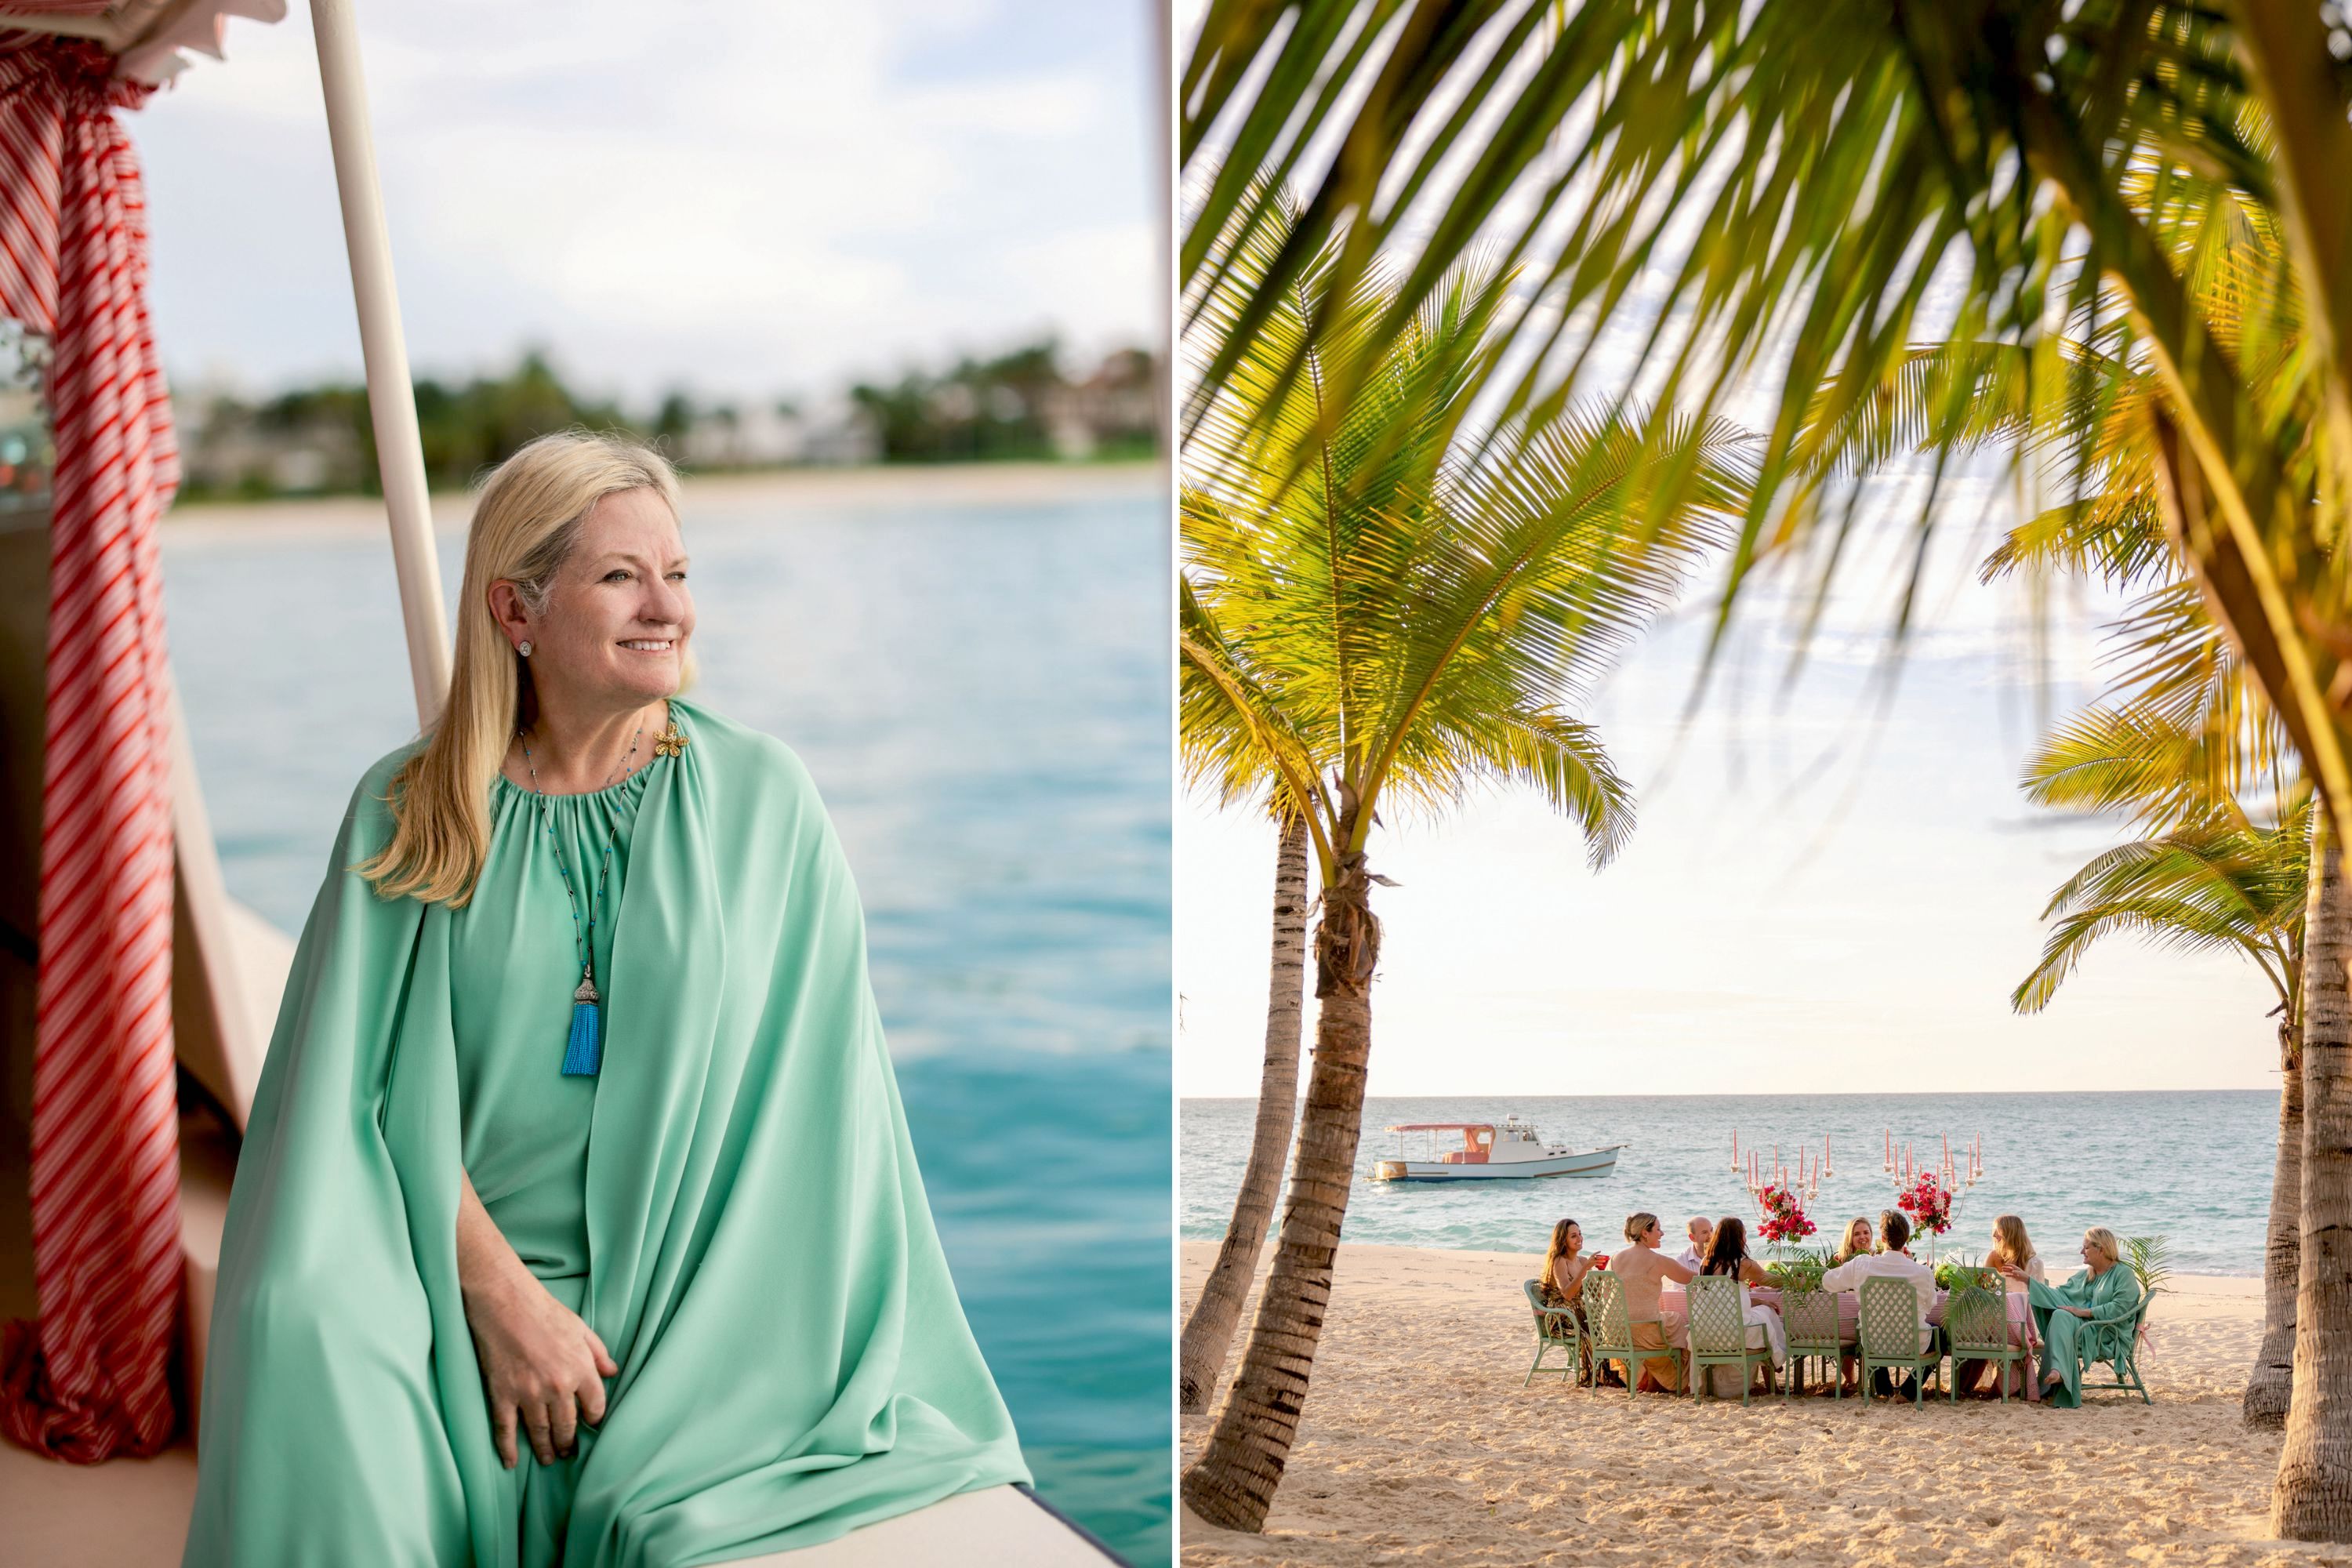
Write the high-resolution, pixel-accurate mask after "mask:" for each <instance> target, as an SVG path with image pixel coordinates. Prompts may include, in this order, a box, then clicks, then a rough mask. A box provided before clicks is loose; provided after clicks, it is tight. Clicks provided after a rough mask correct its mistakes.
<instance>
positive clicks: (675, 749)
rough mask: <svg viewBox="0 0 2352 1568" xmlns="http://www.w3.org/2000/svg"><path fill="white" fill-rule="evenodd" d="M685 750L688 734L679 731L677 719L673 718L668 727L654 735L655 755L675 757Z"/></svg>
mask: <svg viewBox="0 0 2352 1568" xmlns="http://www.w3.org/2000/svg"><path fill="white" fill-rule="evenodd" d="M684 750H686V736H685V735H684V734H682V733H680V732H679V731H678V727H677V720H675V719H673V720H671V721H669V728H668V729H667V730H664V731H662V732H661V733H660V734H658V735H656V736H655V737H654V755H655V756H656V757H674V756H676V755H677V754H678V753H679V752H682V751H684Z"/></svg>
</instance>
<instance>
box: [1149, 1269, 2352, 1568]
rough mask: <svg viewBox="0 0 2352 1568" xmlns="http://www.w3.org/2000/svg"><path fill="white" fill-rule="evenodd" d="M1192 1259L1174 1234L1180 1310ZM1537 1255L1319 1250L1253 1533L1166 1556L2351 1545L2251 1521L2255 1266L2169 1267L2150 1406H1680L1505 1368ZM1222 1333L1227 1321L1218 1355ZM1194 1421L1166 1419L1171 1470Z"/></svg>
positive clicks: (1507, 1556) (2257, 1512)
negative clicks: (1278, 1447) (1330, 1265)
mask: <svg viewBox="0 0 2352 1568" xmlns="http://www.w3.org/2000/svg"><path fill="white" fill-rule="evenodd" d="M1215 1255H1216V1247H1215V1245H1214V1244H1213V1243H1208V1242H1191V1241H1188V1242H1186V1243H1184V1244H1183V1258H1182V1289H1183V1293H1184V1308H1185V1310H1188V1311H1189V1310H1190V1308H1191V1304H1192V1299H1193V1297H1194V1296H1195V1295H1196V1294H1197V1292H1198V1291H1199V1289H1200V1285H1201V1280H1202V1277H1203V1276H1204V1275H1205V1274H1206V1273H1207V1271H1208V1268H1209V1265H1210V1264H1211V1262H1212V1261H1213V1259H1214V1258H1215ZM1267 1256H1268V1258H1270V1257H1271V1248H1270V1247H1269V1249H1268V1254H1267ZM1541 1261H1542V1259H1541V1258H1540V1257H1539V1256H1538V1255H1536V1254H1525V1255H1520V1254H1513V1253H1501V1252H1445V1251H1433V1250H1425V1249H1420V1248H1412V1247H1370V1246H1356V1247H1344V1248H1342V1250H1341V1252H1340V1256H1339V1277H1338V1279H1337V1281H1336V1284H1335V1287H1334V1291H1333V1298H1332V1302H1331V1311H1330V1318H1329V1321H1328V1323H1327V1325H1326V1327H1325V1330H1324V1334H1323V1340H1322V1346H1321V1350H1320V1352H1319V1353H1318V1356H1317V1359H1316V1366H1315V1380H1314V1384H1313V1386H1312V1388H1311V1389H1310V1391H1309V1394H1308V1397H1307V1411H1306V1415H1305V1419H1304V1423H1303V1425H1302V1426H1301V1429H1300V1435H1299V1442H1298V1444H1297V1447H1295V1448H1293V1450H1292V1451H1291V1456H1290V1466H1289V1470H1288V1473H1287V1475H1286V1477H1285V1479H1284V1482H1283V1486H1282V1490H1281V1492H1280V1493H1279V1494H1278V1495H1277V1497H1276V1500H1275V1508H1274V1512H1273V1514H1272V1516H1271V1517H1270V1518H1269V1519H1268V1520H1267V1521H1266V1530H1265V1533H1264V1534H1263V1535H1257V1536H1251V1535H1244V1534H1237V1533H1234V1532H1233V1531H1222V1530H1215V1529H1212V1528H1210V1527H1209V1526H1207V1525H1204V1524H1202V1522H1201V1521H1199V1520H1197V1519H1195V1518H1193V1517H1192V1515H1191V1514H1190V1513H1185V1514H1183V1515H1182V1516H1181V1530H1182V1540H1183V1554H1182V1557H1183V1562H1184V1563H1187V1564H1191V1565H1194V1568H1211V1565H1219V1568H1222V1565H1226V1564H1233V1565H1241V1564H1268V1563H1311V1564H1324V1565H1328V1568H1353V1565H1355V1564H1360V1563H1494V1564H1531V1563H1629V1564H1630V1563H1640V1564H1643V1565H1645V1568H1669V1565H1673V1564H1679V1563H1708V1564H1715V1563H1779V1562H1800V1563H1809V1564H1823V1563H1837V1564H1857V1565H1859V1564H1872V1565H1885V1568H1894V1565H1896V1564H1904V1565H1910V1564H1921V1563H1956V1564H1957V1563H1993V1562H2006V1563H2033V1564H2037V1565H2039V1564H2045V1563H2122V1562H2126V1561H2129V1562H2132V1563H2144V1564H2154V1565H2158V1568H2169V1565H2177V1564H2191V1563H2194V1564H2200V1565H2212V1568H2222V1565H2229V1568H2236V1565H2239V1564H2254V1563H2289V1562H2294V1563H2352V1548H2315V1547H2307V1546H2301V1545H2288V1544H2284V1543H2282V1542H2275V1541H2266V1540H2264V1539H2263V1532H2264V1531H2265V1529H2266V1528H2267V1520H2268V1510H2269V1506H2270V1487H2271V1479H2272V1474H2273V1469H2274V1468H2275V1467H2276V1464H2277V1459H2278V1448H2279V1438H2278V1437H2277V1436H2276V1435H2275V1434H2261V1435H2257V1434H2253V1433H2250V1432H2247V1431H2246V1430H2245V1429H2244V1428H2243V1427H2242V1426H2240V1425H2239V1422H2238V1400H2239V1395H2240V1393H2241V1391H2242V1388H2243V1386H2244V1380H2245V1369H2246V1367H2247V1365H2248V1364H2249V1363H2251V1362H2252V1357H2253V1352H2254V1346H2255V1342H2256V1341H2257V1340H2258V1339H2259V1337H2260V1334H2261V1329H2262V1295H2261V1282H2260V1281H2259V1280H2255V1279H2219V1278H2208V1277H2196V1276H2175V1277H2174V1278H2173V1279H2172V1281H2171V1282H2170V1293H2169V1294H2168V1295H2166V1296H2164V1297H2163V1298H2161V1299H2160V1300H2158V1303H2157V1305H2156V1307H2155V1309H2154V1310H2153V1312H2152V1315H2151V1317H2150V1321H2149V1335H2150V1339H2151V1353H2150V1354H2149V1355H2148V1356H2147V1359H2146V1360H2145V1362H2144V1363H2143V1370H2144V1372H2145V1373H2146V1375H2147V1381H2148V1384H2149V1387H2150V1391H2151V1393H2152V1394H2153V1395H2154V1397H2155V1401H2156V1403H2155V1405H2153V1407H2150V1406H2148V1405H2142V1404H2141V1403H2140V1402H2139V1401H2138V1400H2137V1399H2136V1398H2134V1399H2130V1400H2129V1401H2128V1403H2126V1402H2125V1400H2124V1397H2123V1396H2121V1395H2116V1394H2108V1395H2104V1396H2101V1397H2098V1398H2095V1399H2093V1400H2091V1401H2090V1402H2088V1403H2086V1405H2084V1408H2082V1409H2080V1410H2056V1409H2048V1408H2042V1407H2038V1406H2028V1405H2025V1404H2023V1403H2021V1402H2012V1403H2011V1404H2010V1405H2007V1406H2005V1407H2004V1406H2002V1405H1999V1404H1996V1403H1976V1402H1971V1401H1965V1400H1964V1401H1962V1402H1961V1404H1960V1405H1958V1408H1953V1407H1950V1406H1949V1405H1946V1404H1944V1403H1942V1402H1941V1401H1940V1399H1937V1398H1931V1399H1930V1401H1929V1403H1928V1407H1927V1408H1926V1409H1923V1410H1918V1411H1914V1410H1913V1409H1911V1408H1910V1406H1908V1405H1902V1406H1899V1407H1898V1406H1897V1405H1895V1404H1893V1403H1891V1402H1880V1403H1879V1404H1877V1405H1874V1406H1873V1407H1870V1408H1868V1409H1864V1408H1863V1407H1862V1406H1860V1405H1857V1404H1855V1403H1853V1402H1852V1401H1845V1402H1842V1403H1838V1404H1832V1402H1830V1401H1828V1400H1826V1399H1822V1400H1806V1401H1802V1402H1801V1403H1797V1404H1793V1405H1790V1407H1787V1408H1783V1407H1782V1405H1781V1404H1780V1401H1779V1400H1778V1399H1764V1398H1762V1397H1760V1396H1759V1398H1758V1399H1757V1400H1756V1402H1755V1403H1753V1404H1751V1405H1748V1406H1747V1407H1746V1408H1742V1407H1741V1406H1740V1405H1739V1404H1738V1401H1737V1400H1734V1401H1731V1402H1729V1403H1717V1402H1713V1401H1709V1402H1707V1403H1706V1404H1704V1405H1700V1406H1698V1407H1696V1408H1694V1407H1693V1405H1692V1402H1691V1400H1690V1399H1689V1397H1688V1396H1687V1395H1682V1396H1668V1395H1664V1394H1643V1395H1642V1396H1640V1397H1639V1398H1638V1399H1633V1400H1629V1399H1628V1398H1627V1396H1626V1394H1625V1393H1624V1392H1623V1391H1622V1389H1618V1390H1610V1391H1605V1392H1602V1393H1601V1394H1594V1393H1592V1392H1591V1391H1590V1390H1586V1389H1580V1388H1576V1387H1573V1386H1564V1385H1563V1383H1562V1380H1560V1379H1559V1378H1556V1377H1545V1378H1539V1379H1538V1380H1537V1382H1536V1383H1535V1384H1534V1385H1533V1386H1530V1387H1525V1388H1523V1387H1522V1386H1521V1380H1522V1379H1523V1378H1524V1377H1525V1376H1526V1374H1527V1370H1528V1361H1529V1359H1530V1358H1531V1357H1532V1355H1533V1353H1534V1338H1533V1331H1532V1327H1531V1324H1530V1321H1529V1317H1528V1310H1527V1307H1526V1303H1525V1299H1524V1298H1523V1297H1522V1295H1521V1293H1520V1284H1519V1282H1520V1281H1521V1280H1523V1279H1528V1278H1530V1277H1531V1276H1532V1275H1533V1274H1534V1273H1535V1271H1536V1268H1537V1267H1538V1265H1539V1264H1540V1263H1541ZM1264 1262H1265V1260H1263V1259H1262V1260H1261V1277H1262V1275H1263V1268H1264ZM1249 1310H1250V1311H1252V1312H1254V1311H1255V1295H1253V1298H1252V1301H1251V1304H1250V1308H1249ZM1248 1325H1249V1319H1248V1317H1247V1316H1246V1315H1245V1316H1244V1319H1243V1325H1242V1333H1243V1334H1244V1335H1245V1334H1246V1333H1247V1332H1248ZM1240 1352H1241V1342H1240V1339H1239V1338H1238V1337H1237V1338H1236V1342H1235V1344H1234V1352H1233V1358H1232V1361H1231V1362H1229V1363H1228V1372H1230V1370H1231V1366H1232V1364H1233V1363H1234V1362H1238V1360H1239V1357H1240ZM1218 1397H1219V1398H1220V1399H1222V1398H1223V1390H1222V1388H1221V1389H1220V1391H1219V1395H1218ZM1213 1419H1214V1417H1213V1414H1212V1415H1188V1416H1186V1417H1184V1418H1183V1423H1182V1434H1181V1444H1182V1462H1183V1463H1186V1464H1189V1463H1190V1462H1191V1460H1192V1458H1193V1457H1194V1456H1195V1455H1196V1454H1197V1453H1198V1452H1199V1450H1200V1448H1201V1447H1202V1444H1203V1443H1204V1442H1205V1441H1206V1440H1207V1437H1208V1434H1209V1430H1210V1427H1211V1426H1212V1424H1213Z"/></svg>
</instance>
